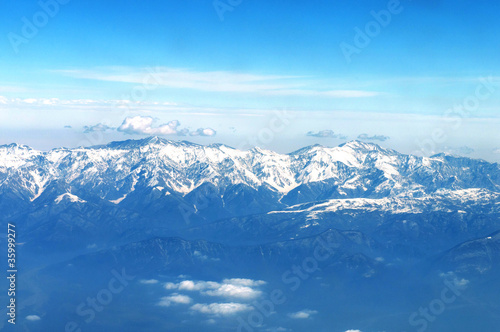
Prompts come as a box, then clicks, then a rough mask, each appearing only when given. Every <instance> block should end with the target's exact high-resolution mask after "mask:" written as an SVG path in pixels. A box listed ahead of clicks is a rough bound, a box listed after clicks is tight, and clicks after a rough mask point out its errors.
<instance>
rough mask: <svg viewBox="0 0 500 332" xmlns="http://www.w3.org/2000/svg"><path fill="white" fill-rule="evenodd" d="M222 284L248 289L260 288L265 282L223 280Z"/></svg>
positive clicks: (238, 279) (234, 279)
mask: <svg viewBox="0 0 500 332" xmlns="http://www.w3.org/2000/svg"><path fill="white" fill-rule="evenodd" d="M222 282H224V283H225V284H232V285H240V286H249V287H256V286H262V285H265V284H266V282H265V281H263V280H252V279H244V278H231V279H224V280H223V281H222Z"/></svg>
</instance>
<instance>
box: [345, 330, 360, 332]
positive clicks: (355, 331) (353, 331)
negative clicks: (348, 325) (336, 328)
mask: <svg viewBox="0 0 500 332" xmlns="http://www.w3.org/2000/svg"><path fill="white" fill-rule="evenodd" d="M345 332H361V330H347V331H345Z"/></svg>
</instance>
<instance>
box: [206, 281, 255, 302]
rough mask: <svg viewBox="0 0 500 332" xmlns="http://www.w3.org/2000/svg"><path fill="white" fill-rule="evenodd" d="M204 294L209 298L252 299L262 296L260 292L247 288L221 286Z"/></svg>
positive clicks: (228, 285) (230, 285) (229, 285)
mask: <svg viewBox="0 0 500 332" xmlns="http://www.w3.org/2000/svg"><path fill="white" fill-rule="evenodd" d="M205 294H207V295H210V296H221V297H231V298H240V299H253V298H256V297H259V296H260V295H261V294H262V292H261V291H258V290H254V289H252V288H250V287H247V286H238V285H232V284H223V285H220V286H219V287H218V288H217V289H214V290H209V291H206V292H205Z"/></svg>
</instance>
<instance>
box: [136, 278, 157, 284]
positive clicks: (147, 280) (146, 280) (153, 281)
mask: <svg viewBox="0 0 500 332" xmlns="http://www.w3.org/2000/svg"><path fill="white" fill-rule="evenodd" d="M139 282H140V283H141V284H145V285H153V284H157V283H158V280H156V279H143V280H140V281H139Z"/></svg>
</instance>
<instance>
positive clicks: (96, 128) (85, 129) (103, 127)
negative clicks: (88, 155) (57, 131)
mask: <svg viewBox="0 0 500 332" xmlns="http://www.w3.org/2000/svg"><path fill="white" fill-rule="evenodd" d="M114 129H115V128H113V127H110V126H108V125H105V124H103V123H98V124H96V125H93V126H84V127H83V132H84V133H85V134H87V133H93V132H104V131H107V130H114Z"/></svg>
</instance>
